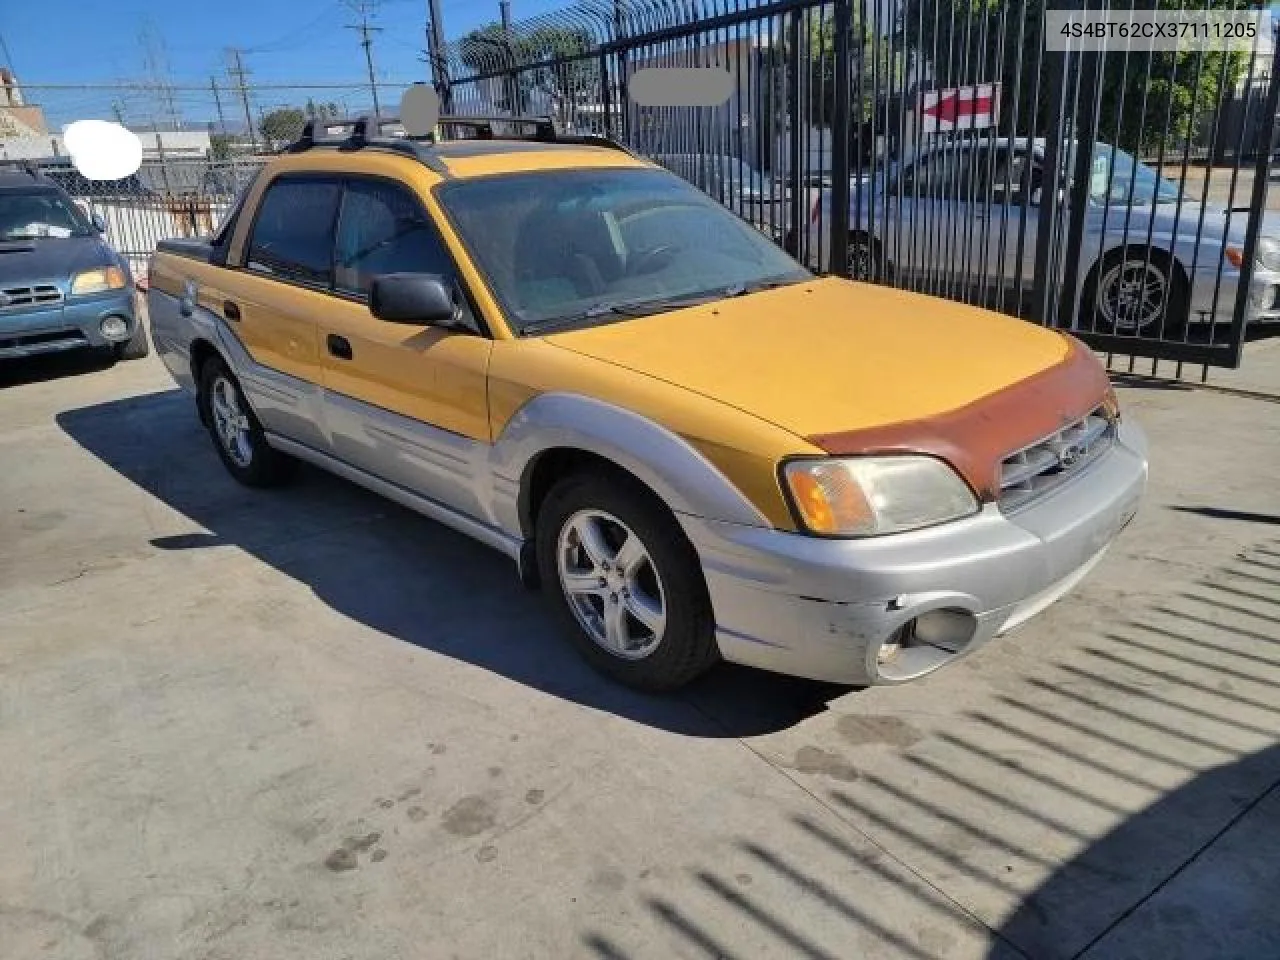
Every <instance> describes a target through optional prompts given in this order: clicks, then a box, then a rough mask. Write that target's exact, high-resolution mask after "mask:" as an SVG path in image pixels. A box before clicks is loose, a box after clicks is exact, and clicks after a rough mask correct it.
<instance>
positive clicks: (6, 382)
mask: <svg viewBox="0 0 1280 960" xmlns="http://www.w3.org/2000/svg"><path fill="white" fill-rule="evenodd" d="M115 364H116V358H115V356H114V355H113V354H112V353H111V351H110V350H68V351H66V352H65V353H46V354H43V355H40V356H35V357H25V358H23V359H21V360H0V390H3V389H4V388H5V387H20V386H23V385H25V384H28V383H43V382H44V381H46V380H60V379H62V378H63V377H76V376H80V375H81V374H84V373H98V372H100V371H102V370H107V369H110V368H111V367H113V366H115Z"/></svg>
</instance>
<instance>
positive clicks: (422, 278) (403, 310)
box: [369, 273, 467, 327]
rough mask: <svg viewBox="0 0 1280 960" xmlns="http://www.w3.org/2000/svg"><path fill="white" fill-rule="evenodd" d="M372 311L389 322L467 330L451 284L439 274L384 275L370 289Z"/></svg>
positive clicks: (374, 280) (370, 307) (374, 279)
mask: <svg viewBox="0 0 1280 960" xmlns="http://www.w3.org/2000/svg"><path fill="white" fill-rule="evenodd" d="M369 312H370V313H372V314H373V315H374V316H375V317H377V318H378V319H379V320H385V321H386V322H388V323H415V324H423V325H426V326H433V327H466V326H467V325H466V324H465V323H463V321H462V310H461V309H460V308H459V307H458V304H457V303H456V302H455V301H454V299H453V291H452V289H451V285H450V284H448V283H446V282H445V281H444V279H443V278H442V277H440V276H439V274H435V273H384V274H383V275H382V276H380V277H374V278H373V283H372V284H371V285H370V286H369Z"/></svg>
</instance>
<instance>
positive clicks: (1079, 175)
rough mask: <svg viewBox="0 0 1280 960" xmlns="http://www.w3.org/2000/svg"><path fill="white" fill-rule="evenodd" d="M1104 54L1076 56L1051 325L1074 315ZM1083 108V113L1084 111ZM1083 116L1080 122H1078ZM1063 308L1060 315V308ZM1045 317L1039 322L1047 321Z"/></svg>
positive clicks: (1069, 323) (1071, 322) (1066, 323)
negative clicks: (1072, 139) (1062, 246)
mask: <svg viewBox="0 0 1280 960" xmlns="http://www.w3.org/2000/svg"><path fill="white" fill-rule="evenodd" d="M1104 56H1105V54H1100V53H1098V52H1097V51H1095V50H1091V51H1089V52H1088V53H1085V54H1083V55H1081V57H1080V70H1081V76H1080V99H1079V100H1078V101H1077V103H1076V109H1075V118H1076V124H1075V128H1074V131H1073V132H1075V133H1076V153H1075V163H1074V164H1073V165H1072V169H1071V177H1072V181H1071V185H1070V199H1069V201H1068V204H1067V252H1066V258H1065V259H1064V260H1063V263H1062V287H1061V289H1060V290H1059V292H1058V300H1057V302H1056V304H1055V305H1054V307H1055V308H1054V313H1053V316H1052V321H1053V322H1052V326H1055V327H1065V328H1067V329H1073V328H1074V327H1075V319H1076V316H1077V313H1078V311H1077V308H1076V293H1077V292H1078V291H1077V290H1076V284H1077V283H1078V282H1079V274H1080V249H1081V247H1083V246H1084V228H1085V221H1086V220H1087V218H1088V212H1089V211H1088V206H1089V176H1090V173H1091V171H1092V169H1093V151H1094V148H1095V147H1096V146H1097V143H1098V113H1099V110H1100V109H1101V106H1102V104H1101V97H1100V90H1101V87H1102V84H1101V82H1100V81H1101V72H1102V70H1103V66H1104V61H1103V57H1104ZM1086 111H1087V112H1086ZM1082 115H1083V117H1084V124H1083V126H1082V125H1081V124H1080V118H1081V116H1082ZM1063 310H1065V311H1067V313H1066V317H1065V318H1064V317H1063V314H1062V311H1063ZM1049 321H1050V318H1049V317H1048V316H1046V317H1045V318H1044V319H1043V320H1042V321H1041V322H1043V323H1046V324H1048V323H1049Z"/></svg>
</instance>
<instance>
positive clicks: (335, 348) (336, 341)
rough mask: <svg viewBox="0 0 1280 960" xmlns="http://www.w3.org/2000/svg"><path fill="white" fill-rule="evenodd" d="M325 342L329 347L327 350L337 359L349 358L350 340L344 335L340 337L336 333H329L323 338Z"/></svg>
mask: <svg viewBox="0 0 1280 960" xmlns="http://www.w3.org/2000/svg"><path fill="white" fill-rule="evenodd" d="M325 344H326V345H327V346H328V347H329V352H330V353H331V354H333V355H334V356H335V357H337V358H338V359H339V360H350V359H351V357H352V353H351V341H350V340H348V339H347V338H346V337H340V336H338V335H337V334H336V333H331V334H329V336H327V337H326V338H325Z"/></svg>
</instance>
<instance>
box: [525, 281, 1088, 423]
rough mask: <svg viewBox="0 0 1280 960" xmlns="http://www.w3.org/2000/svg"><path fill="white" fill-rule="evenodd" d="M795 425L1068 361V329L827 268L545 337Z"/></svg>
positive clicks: (936, 398)
mask: <svg viewBox="0 0 1280 960" xmlns="http://www.w3.org/2000/svg"><path fill="white" fill-rule="evenodd" d="M546 339H547V342H548V343H551V344H554V345H555V346H557V347H560V348H562V349H565V350H571V351H574V352H576V353H579V354H582V355H584V356H589V357H593V358H595V359H598V360H601V361H604V362H607V363H612V364H616V365H617V366H620V367H625V368H626V369H629V370H632V371H635V372H638V373H642V374H645V375H648V376H650V377H655V378H658V379H660V380H664V381H667V382H669V383H672V384H675V385H677V386H680V387H683V388H685V389H688V390H691V391H694V392H696V393H699V394H703V395H705V396H708V397H711V398H713V399H715V400H718V401H720V402H722V403H727V404H730V405H732V406H734V407H737V408H738V409H740V410H743V411H745V412H747V413H750V414H752V415H754V416H756V417H759V418H760V419H762V420H766V421H768V422H770V423H773V424H775V425H777V426H779V427H782V428H783V429H785V430H788V431H790V432H792V433H794V434H796V435H797V436H800V437H813V436H815V435H821V434H830V433H835V432H843V431H851V430H864V429H871V428H875V427H882V426H887V425H891V424H897V423H902V422H904V421H915V420H923V419H926V418H930V417H934V416H937V415H939V414H942V413H946V412H949V411H953V410H956V409H958V408H960V407H964V406H966V405H968V404H971V403H973V402H974V401H975V400H979V399H981V398H983V397H986V396H988V395H989V394H992V393H995V392H997V391H1000V390H1002V389H1004V388H1006V387H1008V386H1010V385H1012V384H1014V383H1017V382H1019V381H1022V380H1026V379H1027V378H1029V377H1032V376H1034V375H1035V374H1037V373H1040V372H1041V371H1044V370H1047V369H1048V368H1050V367H1053V366H1054V365H1056V364H1060V363H1061V362H1062V361H1063V360H1064V359H1066V357H1067V355H1068V353H1069V350H1070V345H1069V342H1068V341H1067V340H1066V338H1064V337H1062V336H1060V335H1058V334H1056V333H1053V332H1051V331H1048V330H1045V329H1043V328H1041V327H1037V326H1034V325H1032V324H1030V323H1026V322H1025V321H1021V320H1014V319H1012V318H1009V317H1004V316H1001V315H999V314H995V313H991V312H988V311H985V310H980V309H977V308H975V307H969V306H965V305H963V304H958V303H953V302H950V301H946V300H939V299H935V298H933V297H926V296H922V295H919V294H913V293H906V292H903V291H900V290H892V289H890V288H887V287H880V286H875V285H871V284H861V283H853V282H850V281H847V280H839V279H834V278H827V279H816V280H812V281H809V282H805V283H801V284H796V285H793V286H788V287H781V288H778V289H775V290H768V291H763V292H761V293H757V294H751V295H748V296H743V297H736V298H733V299H728V300H722V301H718V302H716V303H710V304H706V305H702V306H697V307H690V308H686V309H683V310H676V311H672V312H670V313H664V314H658V315H655V316H652V317H640V318H636V319H633V320H628V321H624V322H620V323H614V324H608V325H605V326H600V327H592V328H588V329H585V330H577V331H572V332H568V333H561V334H556V335H553V336H550V337H547V338H546Z"/></svg>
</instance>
